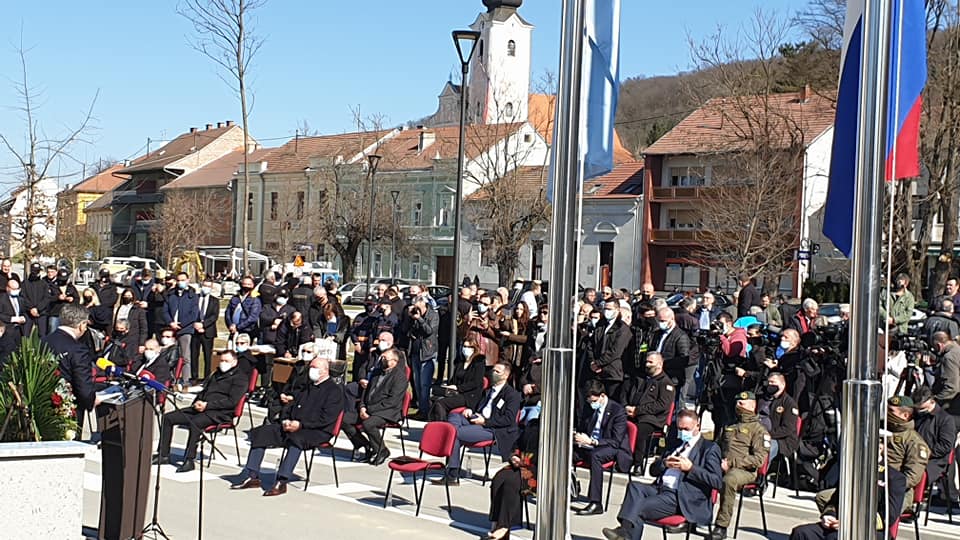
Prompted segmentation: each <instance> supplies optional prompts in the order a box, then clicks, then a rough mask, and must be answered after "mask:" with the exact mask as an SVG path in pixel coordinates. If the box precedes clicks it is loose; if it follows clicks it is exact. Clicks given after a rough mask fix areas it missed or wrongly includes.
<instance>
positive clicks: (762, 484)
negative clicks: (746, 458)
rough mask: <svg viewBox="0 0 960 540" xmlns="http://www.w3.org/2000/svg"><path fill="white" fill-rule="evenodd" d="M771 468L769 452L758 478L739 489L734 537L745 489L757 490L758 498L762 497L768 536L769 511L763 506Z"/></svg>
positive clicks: (762, 512) (761, 506)
mask: <svg viewBox="0 0 960 540" xmlns="http://www.w3.org/2000/svg"><path fill="white" fill-rule="evenodd" d="M769 469H770V454H767V457H766V459H764V460H763V466H762V467H760V470H758V471H757V479H756V480H754V481H753V482H751V483H749V484H746V485H744V486H743V487H741V488H740V489H739V491H738V495H737V501H738V502H737V521H736V523H734V525H733V537H734V538H736V537H737V531H738V530H739V529H740V515H741V514H742V512H741V510H742V509H743V492H744V491H745V490H752V491H755V492H756V493H757V495H756V496H757V498H759V499H760V519H761V520H763V535H764V536H767V511H766V509H765V508H764V507H763V491H764V490H765V489H766V488H767V471H768V470H769Z"/></svg>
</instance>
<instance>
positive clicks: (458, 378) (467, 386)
mask: <svg viewBox="0 0 960 540" xmlns="http://www.w3.org/2000/svg"><path fill="white" fill-rule="evenodd" d="M485 371H486V362H485V359H484V357H483V355H475V356H474V358H473V360H472V361H471V362H470V365H468V366H464V362H456V363H455V364H454V366H453V375H451V377H450V379H449V381H448V383H447V384H452V385H454V386H456V387H457V392H458V393H460V394H463V397H464V399H465V400H466V402H467V403H476V402H478V401H480V394H482V393H483V374H484V372H485Z"/></svg>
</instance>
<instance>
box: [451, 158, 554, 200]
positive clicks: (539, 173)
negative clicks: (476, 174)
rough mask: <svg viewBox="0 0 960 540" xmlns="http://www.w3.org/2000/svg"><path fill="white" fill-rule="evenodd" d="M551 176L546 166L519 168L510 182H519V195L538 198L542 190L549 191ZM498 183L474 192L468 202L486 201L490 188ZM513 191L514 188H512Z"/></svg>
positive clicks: (512, 174) (513, 173)
mask: <svg viewBox="0 0 960 540" xmlns="http://www.w3.org/2000/svg"><path fill="white" fill-rule="evenodd" d="M549 174H550V169H549V167H544V166H540V165H537V166H524V167H517V168H516V169H514V170H513V171H512V172H511V174H510V180H514V179H516V182H517V194H518V195H525V196H526V195H529V196H536V195H538V194H539V193H540V192H541V191H542V190H546V189H547V181H548V180H549V178H548V175H549ZM496 182H497V181H494V182H492V183H490V184H487V185H485V186H482V187H481V188H480V189H478V190H477V191H474V192H473V193H471V194H470V195H468V196H467V198H466V200H468V201H481V200H483V199H486V198H487V197H488V196H489V195H490V191H489V190H490V188H492V187H494V186H493V184H495V183H496ZM511 189H512V188H511Z"/></svg>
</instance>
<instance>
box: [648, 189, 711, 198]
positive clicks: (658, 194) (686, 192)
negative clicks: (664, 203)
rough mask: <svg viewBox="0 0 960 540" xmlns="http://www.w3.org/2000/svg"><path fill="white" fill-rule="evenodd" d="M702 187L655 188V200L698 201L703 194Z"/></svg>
mask: <svg viewBox="0 0 960 540" xmlns="http://www.w3.org/2000/svg"><path fill="white" fill-rule="evenodd" d="M703 189H704V188H702V187H700V186H696V187H655V188H653V200H670V199H698V198H700V196H701V195H702V192H703Z"/></svg>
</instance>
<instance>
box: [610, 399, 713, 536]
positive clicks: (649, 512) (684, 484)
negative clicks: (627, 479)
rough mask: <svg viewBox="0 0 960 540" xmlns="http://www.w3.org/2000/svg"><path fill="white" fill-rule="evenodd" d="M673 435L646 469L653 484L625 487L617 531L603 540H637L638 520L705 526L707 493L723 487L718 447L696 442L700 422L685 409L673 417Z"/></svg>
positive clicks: (709, 495)
mask: <svg viewBox="0 0 960 540" xmlns="http://www.w3.org/2000/svg"><path fill="white" fill-rule="evenodd" d="M677 433H678V434H679V437H680V439H679V440H678V441H676V442H675V443H674V444H673V445H671V447H670V448H669V449H668V450H667V451H666V452H665V453H664V454H663V456H661V457H660V458H659V459H657V461H655V462H654V463H653V465H651V467H650V473H651V474H652V475H653V476H655V477H656V480H655V481H654V483H653V484H652V485H644V484H640V483H638V482H633V483H631V484H630V486H629V487H628V489H627V495H626V497H624V500H623V506H622V507H621V509H620V513H619V514H618V515H617V520H618V521H619V522H620V526H619V527H617V528H615V529H603V531H602V532H603V536H605V537H606V538H607V539H608V540H628V539H629V540H640V538H642V537H643V522H644V521H646V520H657V519H663V518H665V517H667V516H674V515H678V514H680V515H683V517H684V518H685V519H686V520H687V522H689V523H692V524H694V525H709V524H710V520H711V519H712V518H713V502H712V492H713V491H714V490H718V491H719V490H720V488H721V487H722V486H723V471H722V470H721V468H720V461H721V458H720V447H719V446H717V445H716V444H714V443H713V442H712V441H708V440H706V439H704V438H702V437H700V420H699V418H698V417H697V414H696V413H695V412H693V411H690V410H687V409H684V410H682V411H680V412H679V413H678V414H677Z"/></svg>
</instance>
